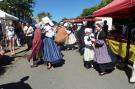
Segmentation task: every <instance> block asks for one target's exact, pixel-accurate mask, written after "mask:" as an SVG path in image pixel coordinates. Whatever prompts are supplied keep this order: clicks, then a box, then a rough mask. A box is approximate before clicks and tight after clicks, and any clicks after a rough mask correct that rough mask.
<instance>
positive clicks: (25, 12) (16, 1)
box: [0, 0, 35, 18]
mask: <svg viewBox="0 0 135 89" xmlns="http://www.w3.org/2000/svg"><path fill="white" fill-rule="evenodd" d="M34 5H35V0H3V1H2V2H0V9H1V10H3V11H5V12H8V13H10V14H12V15H15V16H17V17H19V18H30V17H31V16H32V12H33V6H34Z"/></svg>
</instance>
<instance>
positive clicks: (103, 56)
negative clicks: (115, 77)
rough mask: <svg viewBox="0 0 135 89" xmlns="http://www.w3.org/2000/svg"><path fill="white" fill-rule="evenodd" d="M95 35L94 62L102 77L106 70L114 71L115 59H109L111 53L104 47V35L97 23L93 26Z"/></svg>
mask: <svg viewBox="0 0 135 89" xmlns="http://www.w3.org/2000/svg"><path fill="white" fill-rule="evenodd" d="M95 28H96V33H95V38H96V43H95V58H94V61H95V62H96V63H97V65H98V66H99V70H98V71H99V75H104V74H106V73H107V71H108V70H112V69H114V62H116V61H115V59H113V58H111V55H112V54H111V53H110V52H109V51H108V49H109V48H108V47H107V45H106V43H105V42H106V41H105V40H106V34H105V32H104V31H103V30H102V25H101V24H99V23H97V24H96V25H95ZM109 53H110V54H111V55H110V54H109Z"/></svg>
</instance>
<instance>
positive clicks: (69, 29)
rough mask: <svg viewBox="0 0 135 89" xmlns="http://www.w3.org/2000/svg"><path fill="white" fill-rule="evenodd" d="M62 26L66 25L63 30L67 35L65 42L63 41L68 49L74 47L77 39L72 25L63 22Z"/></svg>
mask: <svg viewBox="0 0 135 89" xmlns="http://www.w3.org/2000/svg"><path fill="white" fill-rule="evenodd" d="M71 25H72V24H71ZM64 26H65V27H66V29H65V31H66V32H67V34H68V37H67V39H66V42H65V44H66V47H67V49H68V50H72V49H75V46H74V45H75V43H76V42H77V39H76V37H75V35H74V33H73V30H72V29H73V28H72V26H70V23H65V24H64Z"/></svg>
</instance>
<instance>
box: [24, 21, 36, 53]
mask: <svg viewBox="0 0 135 89" xmlns="http://www.w3.org/2000/svg"><path fill="white" fill-rule="evenodd" d="M26 26H27V27H26V30H25V35H26V43H27V46H28V48H27V51H29V50H30V49H31V47H32V35H33V32H34V29H33V27H32V26H31V25H30V24H28V23H27V25H26Z"/></svg>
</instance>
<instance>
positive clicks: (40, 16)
mask: <svg viewBox="0 0 135 89" xmlns="http://www.w3.org/2000/svg"><path fill="white" fill-rule="evenodd" d="M45 16H48V17H49V18H51V17H52V16H51V14H50V13H45V12H41V13H39V14H38V15H37V17H38V20H39V21H41V20H42V18H43V17H45Z"/></svg>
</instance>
